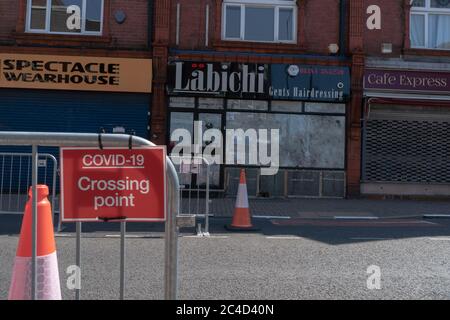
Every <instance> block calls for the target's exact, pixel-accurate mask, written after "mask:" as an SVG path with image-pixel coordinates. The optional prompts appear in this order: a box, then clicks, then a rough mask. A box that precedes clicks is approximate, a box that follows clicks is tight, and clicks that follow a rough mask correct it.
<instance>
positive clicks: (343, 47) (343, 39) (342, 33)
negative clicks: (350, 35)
mask: <svg viewBox="0 0 450 320" xmlns="http://www.w3.org/2000/svg"><path fill="white" fill-rule="evenodd" d="M339 9H340V13H339V56H341V57H343V56H345V55H346V53H347V32H346V31H347V0H340V1H339Z"/></svg>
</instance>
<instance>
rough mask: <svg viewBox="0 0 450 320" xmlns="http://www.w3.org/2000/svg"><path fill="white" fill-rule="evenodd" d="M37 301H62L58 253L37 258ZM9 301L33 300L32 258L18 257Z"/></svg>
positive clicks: (15, 262) (15, 261)
mask: <svg viewBox="0 0 450 320" xmlns="http://www.w3.org/2000/svg"><path fill="white" fill-rule="evenodd" d="M36 292H37V299H38V300H61V299H62V298H61V285H60V282H59V272H58V259H57V256H56V251H55V252H53V253H51V254H49V255H47V256H40V257H37V288H36ZM8 300H31V257H16V258H15V260H14V269H13V275H12V280H11V287H10V289H9V296H8Z"/></svg>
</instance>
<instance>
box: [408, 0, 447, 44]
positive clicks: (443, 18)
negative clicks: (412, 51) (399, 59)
mask: <svg viewBox="0 0 450 320" xmlns="http://www.w3.org/2000/svg"><path fill="white" fill-rule="evenodd" d="M410 21H411V25H410V29H411V47H413V48H425V49H447V50H450V0H414V1H413V4H412V9H411V19H410Z"/></svg>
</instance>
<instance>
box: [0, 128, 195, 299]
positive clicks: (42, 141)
mask: <svg viewBox="0 0 450 320" xmlns="http://www.w3.org/2000/svg"><path fill="white" fill-rule="evenodd" d="M99 141H101V142H102V144H103V146H104V147H105V148H107V147H123V146H127V147H128V146H130V145H133V146H137V147H139V146H141V147H142V146H154V144H153V143H151V142H150V141H148V140H145V139H143V138H139V137H136V136H129V135H124V134H101V135H98V134H89V133H37V132H0V145H2V146H31V147H32V155H31V159H32V165H31V183H32V198H33V201H32V237H31V238H32V260H31V297H32V299H33V300H36V297H37V290H36V289H37V288H36V285H37V272H36V271H37V245H36V244H37V232H38V230H37V188H36V185H37V182H38V163H39V161H38V160H39V159H38V146H48V147H80V146H83V147H98V146H99ZM166 175H167V193H168V194H167V213H168V214H167V219H166V222H165V254H164V261H165V269H164V297H165V299H170V300H174V299H176V297H177V281H178V277H177V270H178V225H179V224H180V225H181V224H182V223H183V222H187V223H189V221H190V219H189V217H182V216H179V215H178V213H179V206H180V199H179V182H178V176H177V172H176V170H175V167H174V165H173V163H172V162H171V161H170V159H169V157H167V159H166ZM186 218H187V219H186ZM121 223H122V224H121V240H122V242H121V261H120V267H121V279H120V285H121V298H123V286H124V283H123V282H124V281H123V274H124V268H125V260H124V257H125V252H124V250H125V246H124V241H125V223H126V222H121ZM80 240H81V223H80V222H78V223H77V238H76V246H77V251H76V263H77V266H80V264H81V257H80V242H81V241H80ZM77 297H78V298H79V290H78V291H77Z"/></svg>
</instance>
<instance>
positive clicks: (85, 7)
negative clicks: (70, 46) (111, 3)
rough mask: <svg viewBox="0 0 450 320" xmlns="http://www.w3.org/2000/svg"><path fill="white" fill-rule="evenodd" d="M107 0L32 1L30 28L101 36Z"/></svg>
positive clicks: (35, 30) (28, 25)
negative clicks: (104, 6)
mask: <svg viewBox="0 0 450 320" xmlns="http://www.w3.org/2000/svg"><path fill="white" fill-rule="evenodd" d="M103 2H104V0H28V2H27V25H26V31H27V32H36V33H54V34H84V35H101V34H102V28H103ZM78 13H79V14H78ZM77 17H79V18H77Z"/></svg>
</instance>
